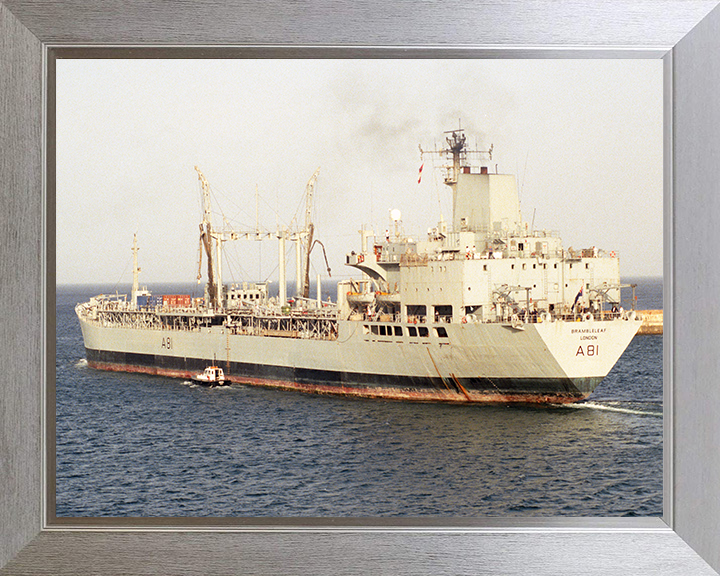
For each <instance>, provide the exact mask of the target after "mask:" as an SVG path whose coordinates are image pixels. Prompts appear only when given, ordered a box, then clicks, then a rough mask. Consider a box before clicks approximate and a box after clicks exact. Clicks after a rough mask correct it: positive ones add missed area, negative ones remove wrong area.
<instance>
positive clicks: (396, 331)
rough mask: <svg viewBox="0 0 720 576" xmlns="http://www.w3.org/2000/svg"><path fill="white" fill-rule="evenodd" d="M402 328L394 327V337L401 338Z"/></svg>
mask: <svg viewBox="0 0 720 576" xmlns="http://www.w3.org/2000/svg"><path fill="white" fill-rule="evenodd" d="M402 332H403V330H402V326H395V336H402V335H403V334H402Z"/></svg>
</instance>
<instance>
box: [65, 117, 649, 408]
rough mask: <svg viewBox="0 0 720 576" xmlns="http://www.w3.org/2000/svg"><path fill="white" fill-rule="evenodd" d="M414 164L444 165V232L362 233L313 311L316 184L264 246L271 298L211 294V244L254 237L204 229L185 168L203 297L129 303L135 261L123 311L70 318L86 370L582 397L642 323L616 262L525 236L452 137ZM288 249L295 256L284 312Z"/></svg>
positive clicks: (607, 255) (386, 390) (480, 158)
mask: <svg viewBox="0 0 720 576" xmlns="http://www.w3.org/2000/svg"><path fill="white" fill-rule="evenodd" d="M424 154H440V155H442V156H443V157H445V158H446V159H447V162H446V165H445V166H444V168H443V169H444V182H445V184H446V185H447V186H448V187H449V188H450V190H451V193H452V206H453V215H452V220H451V221H450V222H445V221H444V220H442V219H441V221H440V222H439V223H438V225H437V226H435V227H433V228H431V229H430V230H428V233H427V236H426V237H425V238H423V239H413V238H411V237H409V236H406V235H404V234H403V233H402V231H401V227H400V226H399V225H398V224H399V221H400V218H401V215H400V213H399V212H398V211H393V213H392V218H393V221H394V226H391V228H392V229H388V230H387V231H386V232H385V234H375V233H373V232H372V231H369V230H363V231H362V232H361V246H360V248H359V249H358V250H357V251H351V252H350V253H349V254H348V255H347V256H346V262H345V263H346V265H348V266H350V267H353V268H356V269H357V270H359V271H360V272H362V277H361V278H358V279H357V280H346V281H342V282H339V283H338V289H337V302H336V303H330V302H323V301H322V300H321V298H320V290H319V285H320V280H319V278H318V295H317V298H316V299H311V298H310V297H309V287H310V278H309V265H310V252H311V250H312V248H313V246H315V244H317V243H319V241H318V240H316V239H314V228H313V225H312V222H311V219H310V212H311V210H310V206H311V204H312V199H313V191H314V187H315V182H316V180H317V176H318V173H317V171H316V172H315V174H313V176H312V177H311V179H310V181H309V182H308V185H307V188H306V211H305V222H304V226H303V227H302V228H299V227H298V228H297V229H295V230H294V231H291V230H278V231H277V232H276V233H275V234H274V236H276V238H277V240H278V244H279V260H278V266H279V280H280V282H279V284H280V289H279V291H278V295H277V296H272V297H271V296H270V295H269V292H268V286H267V284H266V283H248V282H245V283H241V284H235V285H224V284H223V282H222V270H221V267H220V262H221V261H222V256H221V251H222V245H223V242H226V241H229V240H232V239H237V238H242V237H248V238H250V237H253V235H255V237H257V236H258V235H261V233H260V231H259V230H255V231H232V230H226V229H215V228H213V225H212V221H211V217H210V206H209V193H208V184H207V181H206V180H205V177H204V176H203V175H202V173H201V172H200V171H199V170H198V176H199V180H200V183H201V188H202V190H203V197H204V216H203V222H202V224H201V225H200V242H201V246H202V248H203V250H204V253H205V255H206V258H207V275H208V280H207V283H206V289H205V294H204V297H203V298H196V299H192V298H191V297H189V296H187V295H185V296H183V295H165V296H163V297H162V298H159V297H157V296H152V295H150V294H149V293H148V292H147V291H141V290H139V287H138V282H137V263H135V270H136V271H135V273H134V282H133V290H132V293H131V295H130V299H129V300H128V299H127V298H126V297H118V296H116V297H108V296H98V297H96V298H93V299H91V300H90V301H89V302H87V303H84V304H79V305H78V306H77V308H76V311H77V314H78V317H79V319H80V324H81V326H82V331H83V337H84V341H85V348H86V352H87V359H88V363H89V365H90V366H92V367H94V368H99V369H109V370H125V371H139V372H147V373H152V374H165V375H169V376H177V377H183V378H188V377H190V376H191V375H192V374H193V373H196V372H197V371H202V370H203V369H204V368H205V367H206V366H207V365H208V363H210V362H211V361H214V362H217V364H218V365H220V366H222V367H223V369H224V375H225V379H226V381H230V382H238V383H247V384H257V385H264V386H272V387H279V388H288V389H296V390H303V391H310V392H317V393H330V394H342V395H354V396H362V397H373V398H388V399H409V400H420V401H449V402H572V401H576V400H580V399H583V398H585V397H587V396H588V395H589V394H590V393H591V392H592V390H593V389H594V388H595V387H596V386H597V385H598V384H599V383H600V381H602V379H603V378H604V377H605V376H606V375H607V373H608V372H609V371H610V369H611V368H612V366H613V365H614V364H615V363H616V361H617V359H618V358H619V357H620V355H621V354H622V352H623V351H624V350H625V348H626V347H627V345H628V344H629V342H630V340H631V339H632V338H633V337H634V335H635V333H636V332H637V330H638V328H639V326H640V324H641V322H640V320H639V319H638V318H636V315H635V312H634V310H630V311H627V312H626V311H625V310H623V309H622V308H621V307H620V295H621V289H622V288H626V287H628V286H624V285H621V283H620V273H619V255H618V254H617V253H615V252H608V251H604V250H601V249H598V248H595V247H590V248H587V249H582V250H578V251H574V250H571V249H567V250H566V249H564V248H563V246H562V241H561V239H560V237H559V236H558V234H557V233H554V232H548V231H545V230H535V229H534V227H533V226H532V225H528V223H526V222H524V221H523V219H522V216H521V214H520V204H519V199H518V192H517V187H516V182H515V177H514V176H512V175H508V174H499V173H497V170H496V169H495V170H493V171H492V172H491V168H492V163H491V161H492V147H490V149H489V150H486V151H482V152H480V151H470V150H468V148H467V146H466V137H465V134H464V132H463V131H462V130H454V131H451V132H449V133H447V135H446V146H444V147H443V148H442V149H440V150H434V151H432V152H424ZM471 157H473V158H476V159H477V162H478V164H477V165H472V166H471V162H470V160H469V158H471ZM264 234H265V236H272V235H271V234H267V233H264ZM288 240H289V241H290V242H293V243H294V244H295V246H296V283H295V285H296V294H295V297H293V298H290V299H288V297H287V294H286V292H285V285H286V278H285V276H286V273H285V243H286V241H288ZM320 245H321V246H322V244H321V243H320ZM323 250H324V247H323ZM134 254H135V255H137V248H136V247H134ZM326 263H327V259H326ZM328 271H329V266H328ZM632 288H634V287H632ZM632 301H633V302H634V299H633V300H632ZM214 362H213V363H214Z"/></svg>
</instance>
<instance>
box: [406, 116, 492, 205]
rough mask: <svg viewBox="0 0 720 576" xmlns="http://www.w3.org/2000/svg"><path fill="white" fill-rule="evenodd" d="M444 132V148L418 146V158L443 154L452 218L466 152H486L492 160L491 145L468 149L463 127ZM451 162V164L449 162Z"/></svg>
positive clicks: (465, 161) (466, 162)
mask: <svg viewBox="0 0 720 576" xmlns="http://www.w3.org/2000/svg"><path fill="white" fill-rule="evenodd" d="M444 134H449V136H446V137H445V142H446V143H447V147H446V148H442V149H440V150H437V149H436V150H423V149H422V147H421V148H420V158H421V159H422V157H423V156H424V155H425V154H442V155H445V157H446V159H447V160H448V164H447V165H445V166H444V167H443V168H444V169H445V184H446V185H447V186H449V187H450V189H451V190H452V193H453V219H454V215H455V209H456V207H457V193H458V188H457V184H458V179H459V174H460V172H461V169H462V168H463V167H465V166H468V161H467V156H468V154H477V155H480V154H486V155H487V156H488V158H489V159H490V160H492V153H493V145H492V144H491V145H490V148H489V149H487V150H468V149H467V147H466V140H467V138H466V136H465V130H464V129H463V128H457V129H456V130H448V131H446V132H444ZM450 162H452V164H450Z"/></svg>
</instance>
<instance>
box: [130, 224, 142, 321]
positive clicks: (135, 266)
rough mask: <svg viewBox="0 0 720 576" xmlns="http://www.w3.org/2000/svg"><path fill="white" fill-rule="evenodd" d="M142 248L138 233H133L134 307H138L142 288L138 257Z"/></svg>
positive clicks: (132, 296) (132, 294) (132, 295)
mask: <svg viewBox="0 0 720 576" xmlns="http://www.w3.org/2000/svg"><path fill="white" fill-rule="evenodd" d="M138 250H140V248H138V245H137V234H133V245H132V253H133V283H132V293H131V296H130V297H131V298H132V305H133V308H137V293H138V290H139V289H140V285H139V282H138V276H139V274H140V268H139V267H138V257H137V253H138Z"/></svg>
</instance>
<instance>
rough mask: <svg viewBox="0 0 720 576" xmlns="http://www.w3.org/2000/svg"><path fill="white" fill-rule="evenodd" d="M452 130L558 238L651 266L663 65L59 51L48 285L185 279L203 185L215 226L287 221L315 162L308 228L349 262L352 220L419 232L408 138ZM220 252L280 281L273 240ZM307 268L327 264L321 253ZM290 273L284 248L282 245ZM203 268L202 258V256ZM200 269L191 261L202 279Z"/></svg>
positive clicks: (190, 272)
mask: <svg viewBox="0 0 720 576" xmlns="http://www.w3.org/2000/svg"><path fill="white" fill-rule="evenodd" d="M458 122H461V123H462V126H463V128H465V130H466V133H467V135H468V141H469V142H470V143H471V145H472V146H474V145H475V142H477V145H478V147H480V148H487V147H489V146H490V144H493V145H494V154H493V163H497V164H498V170H499V172H501V173H513V174H517V176H518V179H519V188H520V199H521V204H522V212H523V216H524V218H525V219H526V220H527V221H531V220H532V218H533V211H534V212H535V221H534V223H535V228H536V229H542V228H545V229H548V230H557V231H559V232H560V234H561V236H562V238H563V244H564V246H565V247H566V248H567V247H570V246H572V247H574V248H583V247H590V246H593V245H594V246H598V247H600V248H604V249H607V250H615V251H618V252H619V253H620V257H621V274H622V275H623V277H631V276H660V275H662V264H663V258H662V233H663V223H662V214H663V208H662V199H663V192H662V62H661V61H660V60H586V61H576V60H59V61H58V62H57V282H58V283H59V284H66V283H108V284H110V285H114V284H115V283H117V282H120V283H122V284H127V283H129V282H131V280H132V253H131V251H130V247H131V245H132V238H133V233H135V232H137V234H138V242H139V245H140V252H139V259H140V266H141V268H142V273H141V276H140V279H141V284H147V285H148V287H149V288H151V289H152V284H153V282H192V281H194V280H195V278H196V276H197V271H198V224H199V223H200V222H201V220H202V210H201V201H200V198H201V193H200V186H199V183H198V178H197V174H196V172H195V170H194V166H196V165H197V166H198V167H199V168H200V169H201V170H202V171H203V172H204V174H205V176H206V178H207V179H208V181H209V183H210V188H211V190H212V194H213V196H212V202H213V211H214V212H215V223H216V225H219V224H221V222H222V218H223V217H224V218H226V219H227V221H228V222H230V223H231V225H233V226H234V227H235V228H238V229H254V228H255V226H256V198H259V201H257V212H258V213H259V222H260V227H261V228H263V229H266V230H275V229H276V228H277V226H278V225H281V226H282V225H288V224H289V223H290V221H291V220H292V218H293V216H294V215H295V214H296V213H297V214H298V216H299V217H300V218H301V219H302V218H303V215H302V211H298V207H299V206H300V204H301V202H302V200H303V196H304V191H305V185H306V183H307V181H308V179H309V178H310V176H311V175H312V174H313V172H314V171H315V169H316V168H318V167H320V175H319V178H318V182H317V188H316V194H315V210H314V214H315V217H314V221H315V227H316V238H318V239H320V240H322V241H323V242H324V244H325V246H326V248H327V249H328V258H329V260H330V266H331V267H332V269H333V277H337V278H338V279H339V278H342V277H346V276H348V275H350V274H352V273H353V269H350V268H347V267H345V266H344V264H343V263H344V255H345V253H347V252H350V251H351V250H358V249H359V245H360V236H359V234H358V230H359V229H360V227H361V225H363V224H364V225H365V226H366V227H372V228H373V229H374V230H375V231H376V232H378V234H384V230H385V229H386V228H388V226H389V211H390V210H391V209H393V208H397V209H399V210H400V211H401V212H402V220H403V227H404V231H405V232H406V233H407V234H410V235H413V236H416V237H418V236H424V235H425V234H426V233H427V229H428V228H429V227H432V226H434V225H436V223H437V221H438V220H439V218H440V214H441V212H442V214H443V215H444V217H445V219H446V220H450V218H451V201H450V200H451V196H450V189H449V188H447V187H446V186H444V185H443V184H442V183H441V173H440V170H439V169H437V170H433V169H432V167H433V163H434V164H435V165H436V166H440V165H441V164H442V161H441V160H440V159H439V158H438V159H435V160H433V159H431V158H430V157H426V158H425V159H424V162H425V168H424V170H423V180H422V183H421V184H419V185H418V183H417V178H418V169H419V167H420V164H421V159H420V152H419V149H418V145H421V146H422V147H423V148H425V149H429V148H432V147H433V146H434V145H435V143H438V144H440V143H442V142H443V139H442V132H443V131H445V130H449V129H452V128H455V127H457V126H458ZM233 244H235V246H233V247H228V250H227V251H226V252H227V256H228V259H227V261H226V262H224V263H223V278H224V280H225V281H228V282H232V281H242V280H251V281H254V280H258V279H260V280H265V279H266V278H269V279H271V280H275V279H277V243H276V242H274V241H266V242H264V243H260V242H254V241H241V242H235V243H233ZM316 250H317V252H313V268H314V270H313V273H312V277H314V275H315V273H318V272H320V273H324V272H325V265H324V263H323V261H322V254H321V251H320V250H319V249H316ZM287 260H288V277H289V278H294V272H293V270H294V261H295V260H294V252H293V251H292V246H291V245H290V243H288V252H287ZM203 264H205V262H204V258H203ZM204 278H205V271H204V270H203V280H204Z"/></svg>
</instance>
